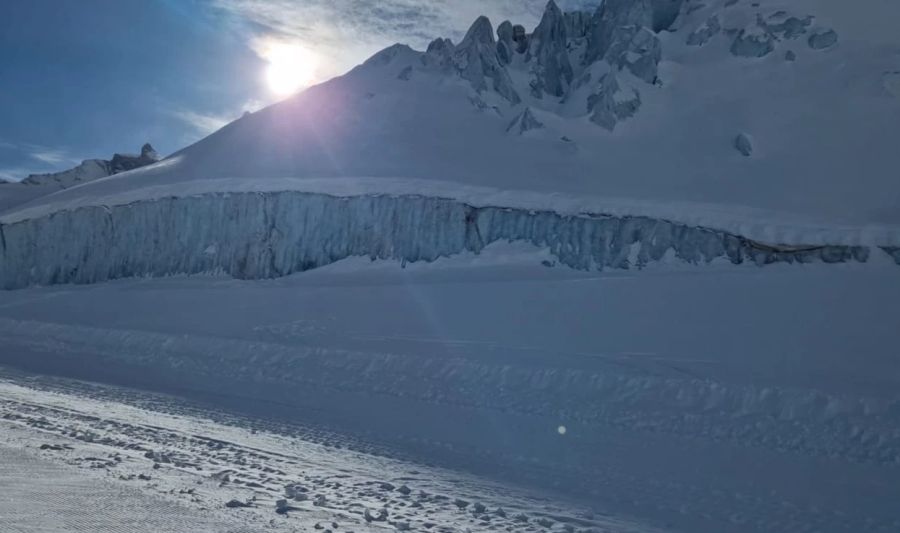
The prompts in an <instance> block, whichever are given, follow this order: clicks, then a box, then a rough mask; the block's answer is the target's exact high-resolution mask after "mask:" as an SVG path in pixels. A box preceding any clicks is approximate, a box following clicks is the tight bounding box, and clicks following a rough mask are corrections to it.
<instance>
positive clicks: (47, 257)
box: [0, 192, 870, 289]
mask: <svg viewBox="0 0 900 533" xmlns="http://www.w3.org/2000/svg"><path fill="white" fill-rule="evenodd" d="M498 241H510V242H512V241H521V242H526V243H531V244H533V245H535V246H538V247H542V248H547V249H549V251H550V253H551V254H552V255H553V256H555V257H556V258H557V260H558V262H559V263H560V264H563V265H566V266H568V267H572V268H577V269H604V268H640V267H642V266H644V265H647V264H648V263H650V262H653V261H660V260H663V259H669V258H671V257H674V258H677V259H679V260H681V261H684V262H687V263H708V262H711V261H714V260H717V259H723V260H726V261H730V262H731V263H735V264H739V263H743V262H753V263H756V264H759V265H764V264H768V263H776V262H787V263H794V262H797V263H807V262H817V261H823V262H827V263H837V262H849V261H866V260H867V259H868V257H869V253H870V252H869V248H868V247H863V246H843V245H842V246H837V245H836V246H775V245H767V244H763V243H759V242H755V241H752V240H750V239H747V238H744V237H741V236H739V235H734V234H730V233H727V232H724V231H716V230H713V229H709V228H702V227H692V226H687V225H684V224H679V223H674V222H670V221H667V220H662V219H654V218H650V217H631V216H618V217H617V216H604V215H599V214H598V215H582V216H563V215H560V214H557V213H554V212H550V211H544V212H542V211H533V210H525V209H511V208H504V207H473V206H471V205H468V204H466V203H463V202H460V201H457V200H452V199H446V198H435V197H425V196H413V195H404V196H388V195H362V196H349V197H337V196H331V195H326V194H312V193H301V192H275V193H219V194H205V195H198V196H192V197H187V198H171V197H167V198H160V199H155V200H147V201H140V202H135V203H132V204H127V205H119V206H112V207H107V206H99V207H81V208H78V209H73V210H63V211H58V212H56V213H53V214H50V215H47V216H44V217H38V218H32V219H27V220H23V221H19V222H15V223H11V224H6V225H2V226H0V287H3V288H6V289H15V288H21V287H27V286H31V285H51V284H57V283H94V282H100V281H105V280H111V279H117V278H125V277H133V276H166V275H175V274H200V273H224V274H227V275H230V276H234V277H237V278H245V279H259V278H273V277H279V276H286V275H289V274H292V273H296V272H301V271H304V270H308V269H312V268H316V267H320V266H323V265H327V264H329V263H333V262H335V261H339V260H341V259H344V258H347V257H352V256H366V257H370V258H372V259H373V260H374V259H388V260H395V261H400V262H402V263H405V262H414V261H434V260H436V259H438V258H441V257H446V256H450V255H453V254H458V253H461V252H464V251H470V252H476V253H477V252H480V251H481V250H482V249H483V248H484V247H485V246H487V245H489V244H491V243H494V242H498Z"/></svg>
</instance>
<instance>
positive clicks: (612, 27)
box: [584, 0, 653, 65]
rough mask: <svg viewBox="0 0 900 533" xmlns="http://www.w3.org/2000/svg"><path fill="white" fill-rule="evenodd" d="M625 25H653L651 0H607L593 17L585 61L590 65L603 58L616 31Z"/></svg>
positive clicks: (614, 38) (648, 26) (614, 37)
mask: <svg viewBox="0 0 900 533" xmlns="http://www.w3.org/2000/svg"><path fill="white" fill-rule="evenodd" d="M623 26H637V27H647V28H650V27H652V26H653V8H652V6H651V4H650V0H605V1H604V2H603V3H602V4H600V7H598V8H597V11H595V12H594V16H593V17H591V25H590V31H589V32H588V43H587V49H586V50H585V55H584V62H585V64H586V65H589V64H591V63H593V62H595V61H597V60H598V59H601V58H603V57H604V56H605V55H606V52H607V50H609V48H610V46H611V45H612V43H613V41H614V40H616V32H617V31H618V30H619V28H622V27H623Z"/></svg>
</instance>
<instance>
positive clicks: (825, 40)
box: [807, 30, 838, 50]
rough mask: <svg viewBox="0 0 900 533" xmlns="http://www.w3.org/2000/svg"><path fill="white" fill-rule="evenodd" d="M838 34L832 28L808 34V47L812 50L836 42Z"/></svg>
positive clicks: (820, 48)
mask: <svg viewBox="0 0 900 533" xmlns="http://www.w3.org/2000/svg"><path fill="white" fill-rule="evenodd" d="M837 41H838V34H837V32H836V31H834V30H824V31H819V32H816V33H814V34H812V35H810V36H809V40H808V41H807V42H808V43H809V47H810V48H812V49H813V50H823V49H825V48H828V47H830V46H834V45H835V44H837Z"/></svg>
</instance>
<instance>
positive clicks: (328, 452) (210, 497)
mask: <svg viewBox="0 0 900 533" xmlns="http://www.w3.org/2000/svg"><path fill="white" fill-rule="evenodd" d="M133 404H137V405H141V404H143V405H144V406H145V407H138V406H136V405H133ZM150 406H152V407H150ZM153 409H159V410H160V411H164V412H160V411H155V410H153ZM201 413H202V411H198V410H195V409H190V408H187V407H184V406H181V405H179V403H178V402H177V401H175V400H172V399H167V398H165V397H154V396H153V395H149V394H141V393H136V392H134V391H122V390H117V389H114V388H107V389H104V388H98V387H93V388H92V387H90V386H82V385H81V384H79V383H77V382H60V381H56V382H53V381H50V382H47V383H41V382H39V381H38V382H31V383H29V384H28V386H22V385H20V384H16V383H14V382H12V381H10V380H9V379H8V377H7V378H6V379H2V380H0V427H2V432H0V473H3V474H5V475H4V476H3V477H0V479H2V480H3V483H2V485H0V486H2V487H3V488H4V489H5V490H6V496H7V500H3V501H0V517H2V518H4V519H5V520H6V522H5V524H6V526H8V527H13V528H14V529H13V531H23V532H31V531H42V530H41V529H40V528H41V527H43V525H42V524H43V523H49V524H65V526H66V527H70V526H72V528H73V529H71V530H74V531H135V530H142V531H143V530H146V531H181V530H183V524H182V523H181V520H187V521H188V523H191V522H195V527H200V528H204V527H213V526H210V525H209V523H212V524H214V525H216V527H218V528H222V527H223V526H224V525H226V524H227V525H228V528H229V529H228V531H235V532H236V531H244V530H245V528H246V531H250V530H251V529H250V528H251V527H252V528H253V529H252V530H256V528H257V527H261V528H263V529H265V530H271V531H297V530H309V529H308V528H310V527H311V528H314V529H317V530H319V529H321V530H332V531H383V530H385V529H387V530H400V531H405V530H416V531H435V532H447V533H450V532H455V531H460V532H461V531H480V530H496V531H550V530H560V531H582V532H596V533H600V532H635V533H638V532H640V533H651V532H653V531H656V529H654V528H651V527H647V526H640V525H636V524H633V523H630V522H628V521H625V520H618V519H615V518H613V517H609V516H601V515H597V514H595V513H593V512H592V511H590V510H588V509H586V508H581V509H578V508H576V507H570V506H565V505H559V504H555V503H553V502H551V501H549V500H547V499H546V498H544V497H536V496H534V495H530V494H528V493H526V492H522V491H519V490H516V489H514V488H512V487H505V486H500V485H495V484H491V483H489V482H485V481H481V480H479V479H477V478H474V477H471V476H467V475H465V474H458V473H454V472H450V471H445V470H441V469H437V468H433V467H428V466H425V465H417V464H414V463H410V462H406V461H401V460H398V459H393V458H391V457H389V456H387V455H383V454H382V455H373V454H372V453H366V452H364V451H358V448H359V447H365V445H363V444H361V443H358V442H355V441H353V440H352V439H347V438H344V437H341V436H339V435H335V434H331V433H328V432H323V431H314V430H309V429H306V428H299V427H297V426H290V425H274V424H273V425H267V424H266V423H265V422H264V421H259V420H257V421H248V420H241V419H239V418H235V417H227V416H226V417H224V418H225V421H224V423H223V422H216V421H213V420H210V419H209V418H198V415H199V414H201ZM220 418H223V417H222V416H220ZM248 423H249V424H250V426H248V425H247V424H248ZM251 426H252V428H251ZM273 430H275V431H277V432H274V431H273ZM53 463H63V464H65V465H69V466H74V467H77V468H78V469H80V475H78V474H75V473H73V472H72V471H71V470H66V469H64V468H60V467H58V466H48V465H52V464H53ZM32 478H37V479H39V480H40V481H41V482H43V483H46V485H41V484H35V483H34V482H33V481H30V480H31V479H32ZM66 480H74V481H71V482H72V485H73V486H72V487H67V486H66V485H65V483H66ZM97 480H102V481H103V482H104V483H102V484H101V483H97V482H96V481H97ZM60 484H62V486H60ZM79 486H81V487H87V488H90V489H91V490H93V491H94V494H95V495H94V497H93V498H85V499H84V503H85V504H86V505H91V506H96V505H100V508H101V511H100V512H99V513H97V514H98V515H99V516H100V518H96V517H92V516H78V513H77V512H74V511H71V510H66V509H64V508H62V506H61V505H60V504H59V502H58V501H55V500H52V499H50V498H48V495H47V493H48V492H49V493H50V496H54V495H55V498H59V499H63V498H64V495H63V494H56V491H58V490H60V489H65V488H71V489H77V488H78V487H79ZM97 487H103V489H102V490H98V489H97ZM48 489H52V490H48ZM148 497H149V498H148ZM48 499H50V500H51V501H48ZM148 499H149V501H152V502H154V506H153V507H147V508H144V507H142V506H141V505H140V504H141V503H142V502H143V501H145V500H148ZM281 499H287V500H288V504H289V506H290V507H292V508H293V509H291V510H289V511H288V512H287V513H285V514H282V513H277V512H276V508H277V507H276V502H277V501H278V500H281ZM233 500H237V501H240V502H242V503H247V504H248V507H241V508H234V509H228V508H227V507H226V503H227V502H230V501H233ZM5 501H10V502H12V503H13V505H10V506H9V507H7V506H5V505H4V502H5ZM38 506H40V507H38ZM29 509H30V510H29ZM173 509H175V512H173ZM47 510H52V511H55V512H57V513H62V514H64V515H65V514H70V515H74V517H73V516H68V517H67V516H61V517H60V516H50V517H48V518H47V519H46V521H45V522H36V521H35V516H36V514H35V513H44V512H45V511H47ZM93 514H94V513H91V515H93ZM198 515H199V517H202V519H200V518H198ZM116 524H118V525H116ZM179 524H181V525H179ZM56 527H58V526H56ZM208 530H209V531H223V529H215V528H214V529H208ZM5 531H9V530H8V529H7V530H5Z"/></svg>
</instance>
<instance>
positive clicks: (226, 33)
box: [0, 0, 595, 179]
mask: <svg viewBox="0 0 900 533" xmlns="http://www.w3.org/2000/svg"><path fill="white" fill-rule="evenodd" d="M545 3H546V1H545V0H491V1H484V0H380V1H372V0H2V2H0V4H2V7H0V178H7V179H10V178H12V179H20V178H23V177H25V175H27V174H29V173H32V172H48V171H53V170H60V169H64V168H69V167H71V166H73V165H75V164H77V163H78V162H80V161H81V160H82V159H87V158H94V157H102V158H108V157H109V156H111V155H112V153H113V152H116V151H118V152H136V151H137V150H138V149H139V147H140V146H141V145H142V144H143V143H145V142H150V143H152V144H153V145H154V147H156V149H157V150H158V151H159V152H160V153H162V154H169V153H171V152H174V151H175V150H177V149H179V148H182V147H183V146H185V145H187V144H190V143H192V142H194V141H197V140H199V139H200V138H202V137H204V136H205V135H207V134H209V133H211V132H212V131H214V130H215V129H218V127H221V126H222V125H224V124H225V123H226V122H227V121H229V120H232V119H234V118H237V117H238V116H240V115H241V113H243V112H244V111H246V110H255V109H259V108H260V107H262V106H265V105H267V104H270V103H272V102H274V101H275V100H276V99H277V98H278V96H276V95H275V94H273V93H272V91H271V90H270V89H269V87H268V86H267V84H266V83H265V75H264V73H265V69H266V67H267V61H266V59H264V58H265V57H266V50H267V48H270V47H271V46H272V45H273V43H276V44H277V43H287V44H292V45H293V44H297V45H300V46H302V47H304V48H305V49H308V50H309V51H310V52H311V53H312V54H313V55H314V56H315V57H316V64H317V66H316V70H315V77H316V79H317V80H319V81H321V80H324V79H327V78H329V77H332V76H335V75H339V74H341V73H343V72H345V71H346V70H348V69H349V68H351V67H352V66H354V65H356V64H358V63H360V62H362V61H363V60H364V59H365V58H366V57H368V56H369V55H371V54H372V53H374V52H376V51H378V50H380V49H381V48H384V47H385V46H388V45H390V44H393V43H395V42H404V43H407V44H410V45H411V46H413V47H416V48H423V47H424V46H425V45H426V44H427V42H428V41H429V40H431V39H432V38H434V37H437V36H448V37H451V38H454V40H458V39H459V37H460V36H461V35H462V34H463V33H464V32H465V30H466V29H467V27H468V26H469V24H471V22H472V21H473V20H474V19H475V18H476V17H477V16H478V15H480V14H486V15H488V16H489V17H491V19H492V21H493V22H494V23H495V24H497V23H499V22H500V21H501V20H503V19H507V18H509V19H511V20H513V21H514V22H518V23H522V24H526V25H527V26H532V25H534V24H535V23H536V22H537V20H538V19H539V17H540V13H541V12H542V10H543V7H544V5H545ZM559 3H560V5H561V7H563V8H573V7H576V6H579V5H582V4H591V3H595V2H591V1H590V0H568V1H560V2H559Z"/></svg>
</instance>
